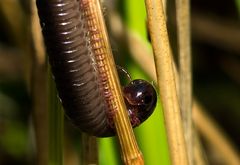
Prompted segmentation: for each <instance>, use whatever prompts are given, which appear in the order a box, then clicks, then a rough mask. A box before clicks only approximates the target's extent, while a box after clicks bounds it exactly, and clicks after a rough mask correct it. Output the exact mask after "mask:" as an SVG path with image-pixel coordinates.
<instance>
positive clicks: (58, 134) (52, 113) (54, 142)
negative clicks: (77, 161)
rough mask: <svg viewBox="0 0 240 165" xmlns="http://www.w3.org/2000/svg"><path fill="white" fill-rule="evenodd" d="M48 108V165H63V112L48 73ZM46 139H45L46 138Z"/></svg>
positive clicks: (50, 75)
mask: <svg viewBox="0 0 240 165" xmlns="http://www.w3.org/2000/svg"><path fill="white" fill-rule="evenodd" d="M48 85H49V90H48V92H49V93H48V97H49V99H48V100H49V102H48V107H49V161H48V164H49V165H62V164H63V132H64V131H63V130H64V129H63V128H64V127H63V123H64V120H63V110H62V107H61V104H60V102H59V98H58V97H57V95H56V92H57V91H56V87H55V83H54V82H53V80H52V74H51V72H50V71H49V72H48ZM46 138H47V137H46Z"/></svg>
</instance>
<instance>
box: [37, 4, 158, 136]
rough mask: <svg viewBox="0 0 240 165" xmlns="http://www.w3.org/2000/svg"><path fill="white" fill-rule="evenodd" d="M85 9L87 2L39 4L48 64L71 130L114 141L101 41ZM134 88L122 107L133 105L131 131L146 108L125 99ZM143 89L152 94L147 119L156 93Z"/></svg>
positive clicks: (127, 88) (130, 85)
mask: <svg viewBox="0 0 240 165" xmlns="http://www.w3.org/2000/svg"><path fill="white" fill-rule="evenodd" d="M87 5H88V4H87V3H86V0H37V7H38V13H39V17H40V23H41V27H42V33H43V36H44V41H45V45H46V47H47V52H48V56H49V63H50V65H51V70H52V73H53V77H54V80H55V82H56V87H57V90H58V94H59V97H60V99H61V102H62V105H63V107H64V110H65V113H66V115H67V116H68V117H69V118H70V119H71V121H72V122H73V123H74V125H76V126H77V127H78V128H80V129H81V130H82V131H84V132H86V133H88V134H91V135H94V136H98V137H106V136H112V135H114V133H115V132H114V128H113V127H112V122H111V116H110V117H109V114H110V113H109V112H112V111H113V110H112V109H113V108H114V106H112V105H111V104H110V103H109V100H111V98H112V97H113V96H112V94H111V91H110V90H109V86H107V85H106V84H108V82H107V81H108V78H107V75H106V74H105V72H104V62H103V59H104V56H103V55H102V52H101V49H100V48H101V47H102V45H101V44H99V43H101V42H98V41H100V40H101V37H100V36H99V31H98V29H96V28H95V27H94V22H93V21H92V22H91V19H92V18H91V13H89V12H88V11H87V10H86V8H87ZM89 20H90V21H89ZM87 22H88V23H87ZM91 24H93V25H92V26H91ZM144 83H145V82H144ZM133 84H134V83H133ZM133 84H131V83H130V84H129V86H128V87H126V88H124V89H126V92H127V93H128V94H126V95H125V96H126V99H125V101H126V102H128V101H130V103H128V104H127V106H129V105H131V102H133V104H134V106H131V111H129V116H130V118H131V122H132V124H133V126H137V125H139V124H140V122H141V121H142V119H144V120H145V118H146V117H143V116H144V115H140V116H139V117H138V116H137V114H138V107H139V106H140V110H144V109H146V108H145V107H144V106H142V105H140V104H139V103H136V102H134V101H132V100H133V99H127V98H128V96H133V95H131V93H134V92H133V90H131V87H132V85H133ZM135 85H136V83H135V84H134V86H135ZM147 86H148V85H147ZM134 89H135V88H134ZM146 89H147V90H148V91H150V92H147V93H148V94H149V93H150V94H151V98H148V99H152V100H150V102H151V104H149V105H150V106H151V107H152V108H150V109H148V110H147V111H148V115H145V116H149V115H150V114H151V113H152V111H153V109H154V107H155V105H156V92H155V90H154V88H152V89H153V93H152V89H151V90H149V87H148V88H146ZM141 93H144V92H141ZM132 98H133V97H132ZM138 98H139V97H138ZM147 101H149V100H147ZM140 102H141V100H140ZM144 104H145V103H144ZM109 109H111V111H110V110H109ZM110 115H111V114H110ZM132 116H133V117H132Z"/></svg>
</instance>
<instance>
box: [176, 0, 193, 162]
mask: <svg viewBox="0 0 240 165" xmlns="http://www.w3.org/2000/svg"><path fill="white" fill-rule="evenodd" d="M176 14H177V36H178V50H179V101H180V107H181V114H182V120H183V126H184V135H185V140H186V146H187V152H188V161H189V164H190V165H192V164H193V140H192V130H193V128H192V82H191V81H192V73H191V39H190V7H189V0H176Z"/></svg>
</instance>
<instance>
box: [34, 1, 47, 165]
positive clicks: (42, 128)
mask: <svg viewBox="0 0 240 165" xmlns="http://www.w3.org/2000/svg"><path fill="white" fill-rule="evenodd" d="M31 11H32V15H31V36H32V41H33V52H32V56H33V57H32V65H33V66H32V75H31V95H32V99H33V122H34V131H35V139H36V148H37V155H36V157H37V164H38V165H46V164H47V162H48V126H49V125H48V111H47V98H46V96H47V69H46V68H47V67H46V63H45V51H44V44H43V38H42V36H41V28H40V25H39V20H38V15H37V9H36V5H35V1H34V0H32V1H31Z"/></svg>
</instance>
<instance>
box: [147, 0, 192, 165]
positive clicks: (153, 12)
mask: <svg viewBox="0 0 240 165" xmlns="http://www.w3.org/2000/svg"><path fill="white" fill-rule="evenodd" d="M145 3H146V7H147V16H148V17H147V18H148V26H149V31H150V36H151V41H152V46H153V51H154V59H155V66H156V71H157V80H158V87H159V89H160V96H161V100H162V105H163V111H164V117H165V122H166V128H167V135H168V144H169V148H170V157H171V162H172V164H174V165H177V164H184V165H187V164H188V159H187V152H186V146H185V140H184V134H183V127H182V120H181V114H180V108H179V103H178V98H177V91H176V85H175V80H174V72H173V62H172V59H173V58H172V55H171V50H170V45H169V39H168V33H167V27H166V20H165V16H164V10H163V5H162V1H159V0H145Z"/></svg>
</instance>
